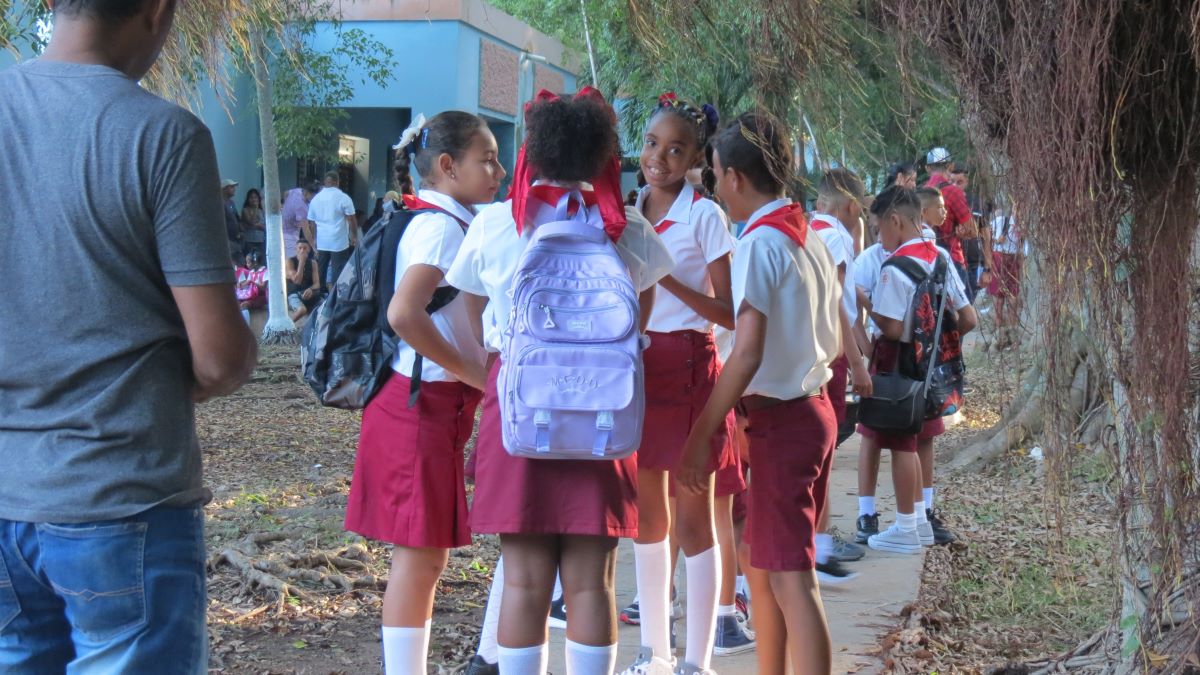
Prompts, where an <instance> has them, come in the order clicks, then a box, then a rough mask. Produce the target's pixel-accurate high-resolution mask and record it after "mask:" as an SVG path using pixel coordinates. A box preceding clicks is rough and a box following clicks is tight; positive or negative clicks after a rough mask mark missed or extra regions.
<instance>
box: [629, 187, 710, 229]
mask: <svg viewBox="0 0 1200 675" xmlns="http://www.w3.org/2000/svg"><path fill="white" fill-rule="evenodd" d="M649 194H650V186H649V185H647V186H645V187H643V188H642V189H641V191H640V192H638V198H637V205H636V206H637V210H638V212H642V206H643V205H645V203H646V196H647V195H649ZM702 198H703V195H701V194H700V193H699V192H696V188H694V187H692V185H691V183H688V182H687V181H683V189H682V190H680V191H679V196H677V197H675V201H674V202H673V203H672V204H671V208H670V209H669V210H668V211H667V214H666V215H665V216H663V219H662V220H660V221H658V222H657V223H655V224H654V231H655V232H657V233H659V234H662V233H663V232H665V231H666V230H667V228H669V227H671V226H672V225H674V224H675V223H687V222H691V220H692V204H695V203H696V202H698V201H700V200H701V199H702Z"/></svg>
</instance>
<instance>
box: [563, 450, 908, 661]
mask: <svg viewBox="0 0 1200 675" xmlns="http://www.w3.org/2000/svg"><path fill="white" fill-rule="evenodd" d="M858 440H859V437H858V436H857V435H856V436H853V437H852V438H850V439H849V440H847V441H846V442H845V443H844V444H842V447H840V448H839V449H838V450H837V455H836V456H835V457H834V466H833V475H832V477H831V481H832V482H831V485H830V494H831V495H832V499H833V505H832V506H833V513H832V524H833V525H834V526H835V527H837V528H839V529H840V530H841V532H842V533H843V534H844V535H845V536H846V537H848V538H849V537H852V536H853V533H854V521H855V519H856V518H857V516H858V500H857V497H858ZM891 475H892V474H891V463H890V458H889V456H888V453H886V452H885V453H884V454H883V460H882V463H881V467H880V470H879V489H878V491H877V494H878V496H879V497H878V509H879V512H880V513H881V514H884V518H883V519H882V520H883V521H884V522H882V523H881V524H880V526H881V528H882V527H887V525H888V524H889V523H890V519H891V517H892V514H894V513H895V499H894V497H893V494H892V487H891ZM923 561H924V556H923V555H914V556H905V555H899V554H891V553H880V552H878V551H871V550H868V551H867V556H866V557H865V558H863V559H862V560H861V561H859V562H856V563H851V565H850V566H851V568H852V569H853V570H854V571H856V572H859V577H858V578H857V579H854V580H853V581H851V582H849V583H847V584H845V585H843V586H840V587H837V588H822V589H821V595H822V598H823V599H824V601H825V612H826V615H827V617H828V620H829V629H830V632H831V634H832V636H833V672H834V673H864V674H865V673H876V672H881V671H882V669H883V664H882V663H881V662H880V661H879V659H877V658H876V657H874V656H871V655H870V653H871V652H874V651H875V650H876V649H877V647H878V645H879V641H880V638H881V637H882V636H883V635H884V634H885V633H887V632H888V631H889V630H891V629H892V628H893V627H894V626H896V625H897V624H898V623H899V613H900V610H901V609H903V608H904V606H905V605H906V604H908V603H910V602H912V601H913V600H915V599H916V597H917V590H918V589H919V587H920V581H921V566H922V563H923ZM679 567H680V570H679V574H677V575H676V578H677V579H678V580H679V582H680V590H681V594H682V595H683V599H684V602H686V594H687V589H686V587H684V585H683V583H682V582H683V573H682V568H683V565H682V563H680V565H679ZM636 586H637V584H636V583H635V581H634V565H633V545H632V542H631V541H629V540H623V541H622V542H621V547H620V552H619V554H618V561H617V607H618V608H620V607H624V606H625V605H627V604H629V603H630V602H632V601H633V597H634V595H635V594H636V592H637V588H636ZM677 629H678V639H679V643H678V649H677V650H676V653H677V655H678V656H680V657H682V655H683V648H684V641H685V637H686V630H685V627H684V625H683V622H680V623H679V624H678V626H677ZM564 639H565V633H564V631H561V630H551V631H550V670H551V672H553V673H555V674H556V675H565V673H566V672H567V670H566V666H565V664H564V662H563V641H564ZM640 642H641V640H640V634H639V632H638V628H637V627H636V626H626V625H624V624H621V629H620V648H621V650H620V655H619V656H618V658H617V672H620V671H621V670H622V669H624V668H625V667H626V666H628V665H629V664H630V663H632V662H633V659H634V658H635V657H636V656H637V651H638V646H639V644H640ZM712 668H713V670H715V671H716V672H717V673H719V674H720V675H742V674H745V675H751V674H753V673H755V672H756V671H757V667H756V660H755V655H754V652H752V651H751V652H746V653H744V654H738V655H735V656H718V657H715V658H714V659H713V664H712Z"/></svg>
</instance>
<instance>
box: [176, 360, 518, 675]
mask: <svg viewBox="0 0 1200 675" xmlns="http://www.w3.org/2000/svg"><path fill="white" fill-rule="evenodd" d="M298 364H299V359H298V356H297V351H296V348H295V347H263V348H262V349H261V353H260V363H259V366H258V369H257V370H256V371H255V373H254V376H253V379H252V381H251V382H250V383H249V384H247V385H246V386H245V387H244V388H242V390H241V391H239V392H238V393H237V394H235V395H233V396H230V397H227V398H223V399H218V400H215V401H212V402H210V403H207V404H204V405H202V406H199V407H198V409H197V413H196V416H197V428H198V431H199V434H200V444H201V447H202V448H203V449H204V461H205V467H204V470H205V481H206V484H207V485H208V486H209V487H210V488H211V489H212V491H213V500H212V502H211V503H210V504H209V505H208V507H207V509H206V515H207V522H206V527H207V541H208V552H209V578H208V590H209V607H208V621H209V635H210V643H211V657H210V664H209V666H210V672H214V673H255V674H275V673H279V674H284V673H322V674H325V673H376V672H381V670H380V648H379V617H380V611H381V606H382V600H383V590H384V586H385V584H386V581H387V573H388V567H389V564H390V560H391V547H390V546H388V545H385V544H380V543H378V542H372V541H367V540H365V539H363V538H362V537H359V536H357V535H355V534H353V533H350V532H346V531H345V530H344V529H343V527H342V522H343V519H344V517H345V512H346V496H347V493H348V492H349V488H350V477H351V475H352V474H353V471H354V450H355V445H356V443H357V441H358V429H359V424H360V421H361V414H359V413H355V412H348V411H343V410H334V409H331V408H324V407H322V406H321V405H320V404H318V403H317V401H316V398H315V397H314V396H313V393H312V390H311V389H309V388H308V387H307V386H306V385H305V384H304V383H303V382H302V381H301V380H300V379H299V376H298V372H299V368H298ZM498 555H499V546H498V542H497V541H496V540H495V539H494V538H488V537H477V538H476V539H475V543H474V544H473V545H472V546H470V547H467V548H463V549H458V550H455V551H453V552H452V553H451V556H450V563H449V566H448V568H447V570H446V572H445V574H443V575H442V579H441V582H440V584H439V587H438V593H437V605H436V607H435V609H434V612H435V618H434V622H433V637H432V643H431V647H430V663H431V664H433V665H432V666H431V671H432V672H448V671H450V670H451V669H453V668H454V667H455V666H457V665H459V664H461V663H463V662H465V661H466V660H467V659H468V658H470V656H471V654H473V653H474V648H475V643H476V640H477V638H478V626H479V625H480V623H481V621H482V616H483V607H484V605H485V604H486V602H487V595H488V591H489V588H490V584H491V573H492V567H493V565H494V564H495V561H496V558H497V556H498Z"/></svg>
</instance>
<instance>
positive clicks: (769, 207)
mask: <svg viewBox="0 0 1200 675" xmlns="http://www.w3.org/2000/svg"><path fill="white" fill-rule="evenodd" d="M791 203H792V200H790V199H776V200H775V201H773V202H768V203H766V204H763V205H762V206H760V207H759V208H758V210H757V211H755V212H754V213H751V214H750V217H749V218H747V219H746V225H748V226H749V225H753V224H754V223H755V221H758V220H761V219H762V218H763V216H766V215H767V214H769V213H772V212H774V211H778V210H779V209H782V208H783V207H785V206H787V205H788V204H791ZM746 229H747V228H742V232H741V234H745V233H746ZM741 234H740V235H739V236H741Z"/></svg>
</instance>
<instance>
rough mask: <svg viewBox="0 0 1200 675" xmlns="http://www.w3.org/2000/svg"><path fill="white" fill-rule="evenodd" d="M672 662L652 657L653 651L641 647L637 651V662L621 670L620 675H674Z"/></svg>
mask: <svg viewBox="0 0 1200 675" xmlns="http://www.w3.org/2000/svg"><path fill="white" fill-rule="evenodd" d="M673 661H674V659H671V661H667V660H666V659H664V658H661V657H658V656H654V650H652V649H650V648H649V647H642V648H641V649H640V650H638V655H637V660H635V661H634V662H633V664H632V665H630V666H629V667H628V668H626V669H625V670H622V671H621V675H674V672H675V664H674V663H672V662H673Z"/></svg>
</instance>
